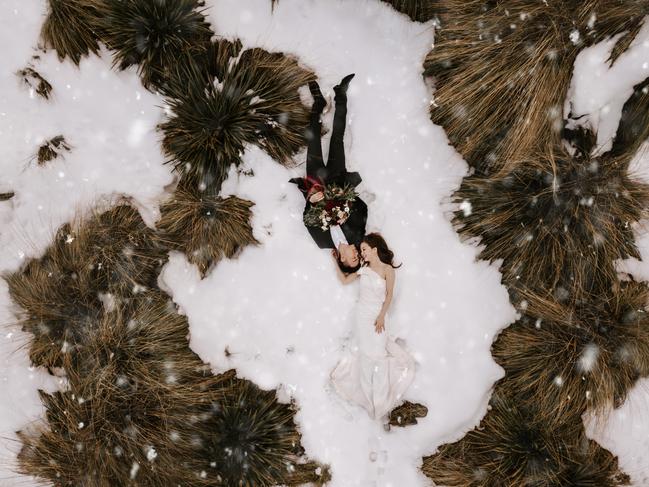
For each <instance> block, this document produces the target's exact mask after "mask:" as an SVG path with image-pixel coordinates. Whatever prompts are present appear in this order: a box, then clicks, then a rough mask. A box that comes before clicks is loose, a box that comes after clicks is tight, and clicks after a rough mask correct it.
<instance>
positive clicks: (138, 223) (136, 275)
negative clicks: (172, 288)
mask: <svg viewBox="0 0 649 487" xmlns="http://www.w3.org/2000/svg"><path fill="white" fill-rule="evenodd" d="M165 259H166V254H165V251H164V249H163V248H162V247H161V246H159V245H158V244H157V241H156V239H155V235H154V232H153V230H151V229H150V228H148V227H147V226H146V225H145V223H144V222H143V221H142V218H141V217H140V215H139V213H138V211H137V210H136V209H134V208H132V207H130V206H128V205H120V206H117V207H115V208H112V209H111V210H109V211H106V212H104V213H101V214H97V215H94V216H93V217H91V218H89V219H87V220H82V219H77V220H76V221H75V222H73V223H72V224H69V223H68V224H65V225H63V226H62V227H61V228H60V229H59V230H58V231H57V233H56V236H55V238H54V242H53V243H52V245H50V247H49V248H48V249H47V250H46V251H45V254H44V255H43V256H42V257H41V258H40V259H32V260H30V261H29V262H27V264H26V265H25V266H24V268H23V269H21V270H19V271H17V272H15V273H13V274H10V275H7V276H4V278H5V280H6V281H7V283H8V285H9V293H10V295H11V298H12V299H13V301H14V303H16V304H17V305H18V306H20V307H21V308H22V309H23V311H24V313H23V317H22V320H21V323H22V325H23V329H24V330H25V331H28V332H30V333H31V334H32V335H33V339H32V341H31V343H30V358H31V360H32V362H33V363H34V365H38V366H43V367H60V366H61V365H62V363H63V362H62V359H63V356H64V355H65V354H67V353H72V352H73V351H75V350H76V348H77V346H78V345H82V344H83V342H84V341H85V340H86V338H87V335H88V334H89V333H90V332H91V330H92V329H93V328H94V326H95V325H94V323H95V322H96V320H97V316H98V313H99V312H100V311H101V310H102V309H103V308H112V307H114V306H120V305H121V304H122V301H123V300H127V299H129V298H131V297H133V296H136V295H137V294H139V293H140V292H141V291H143V290H145V289H147V288H154V287H156V286H157V275H158V273H159V270H160V268H161V266H162V264H163V263H164V260H165Z"/></svg>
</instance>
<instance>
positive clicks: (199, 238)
mask: <svg viewBox="0 0 649 487" xmlns="http://www.w3.org/2000/svg"><path fill="white" fill-rule="evenodd" d="M253 205H254V203H252V202H251V201H246V200H243V199H241V198H237V197H236V196H230V197H228V198H221V197H220V196H210V195H209V194H207V193H200V192H199V191H198V190H196V189H195V188H193V187H189V188H184V189H183V188H178V189H177V190H176V192H175V193H174V196H173V198H172V199H171V200H170V201H169V202H167V203H165V204H163V205H162V206H161V208H160V212H161V215H162V216H161V218H160V221H159V222H158V223H157V228H158V237H159V239H160V241H161V243H162V245H164V246H165V247H166V248H168V249H171V250H179V251H181V252H184V253H185V254H186V255H187V258H188V260H189V261H190V262H192V263H193V264H196V265H197V266H198V268H199V270H200V272H201V275H202V276H205V274H206V273H207V272H208V269H209V268H210V267H211V266H212V265H213V264H215V263H217V262H218V261H219V260H221V259H222V258H223V257H226V258H229V259H230V258H233V257H235V256H236V255H237V254H238V253H239V251H240V250H242V249H243V248H244V247H246V246H248V245H255V244H257V243H258V242H257V240H256V239H255V237H254V236H253V234H252V226H251V224H250V220H251V218H252V211H251V207H252V206H253Z"/></svg>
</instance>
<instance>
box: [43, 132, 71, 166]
mask: <svg viewBox="0 0 649 487" xmlns="http://www.w3.org/2000/svg"><path fill="white" fill-rule="evenodd" d="M70 149H71V147H70V145H69V144H68V143H67V141H66V140H65V137H63V136H62V135H57V136H56V137H52V138H51V139H50V140H48V141H47V142H45V143H44V144H43V145H41V146H40V147H39V148H38V154H37V157H36V160H37V162H38V165H39V166H43V165H44V164H45V163H47V162H50V161H51V160H52V159H56V158H57V157H59V156H60V155H61V154H62V153H63V152H70Z"/></svg>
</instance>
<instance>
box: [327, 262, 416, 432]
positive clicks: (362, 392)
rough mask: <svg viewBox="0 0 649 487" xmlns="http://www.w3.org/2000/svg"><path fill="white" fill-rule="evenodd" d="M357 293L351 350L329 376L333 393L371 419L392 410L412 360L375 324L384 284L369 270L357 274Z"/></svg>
mask: <svg viewBox="0 0 649 487" xmlns="http://www.w3.org/2000/svg"><path fill="white" fill-rule="evenodd" d="M358 274H359V275H360V293H359V296H358V301H357V305H356V317H355V323H354V333H353V343H352V347H351V350H348V351H347V352H346V355H345V356H344V357H343V358H342V359H341V360H340V362H338V364H337V365H336V367H335V368H334V369H333V371H332V372H331V374H330V376H329V377H330V379H331V382H332V384H333V386H334V388H335V390H336V392H337V393H338V394H339V395H340V396H342V397H343V398H345V399H346V400H348V401H350V402H353V403H355V404H358V405H360V406H362V407H363V408H365V409H366V410H367V412H368V414H369V415H370V417H371V418H373V419H381V418H382V417H383V416H385V415H386V414H387V413H389V412H390V410H392V409H393V408H394V407H395V406H396V405H397V403H398V402H400V399H401V396H402V395H403V393H404V392H405V391H406V389H407V388H408V386H409V385H410V383H411V382H412V380H413V378H414V373H415V360H414V358H413V357H412V356H411V355H410V353H408V351H407V350H406V349H405V348H403V347H402V346H400V345H399V344H398V343H397V342H396V341H395V338H394V337H393V336H392V335H391V334H390V327H389V323H388V321H387V319H386V326H385V329H384V330H383V331H382V332H381V333H377V332H376V329H375V326H374V323H375V322H376V318H377V316H378V314H379V311H381V307H382V306H383V301H384V300H385V290H386V289H385V287H386V282H385V279H383V278H382V277H381V276H380V275H379V274H377V273H376V272H375V271H374V270H372V269H371V268H370V267H367V266H364V267H361V268H360V269H359V270H358Z"/></svg>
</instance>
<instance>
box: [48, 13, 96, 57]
mask: <svg viewBox="0 0 649 487" xmlns="http://www.w3.org/2000/svg"><path fill="white" fill-rule="evenodd" d="M102 3H103V0H49V1H48V6H49V10H48V13H47V18H46V19H45V22H44V23H43V27H42V28H41V39H42V41H43V44H44V45H45V47H46V48H48V49H49V48H53V49H54V50H55V51H56V54H57V56H58V58H59V60H60V61H63V60H64V59H65V58H66V57H69V58H70V59H71V60H72V62H73V63H74V64H76V65H77V66H78V65H79V62H80V61H81V58H82V57H83V56H87V55H88V54H90V53H93V54H97V52H98V51H99V43H98V33H97V32H98V26H97V19H98V18H99V13H98V9H99V7H100V6H101V5H102Z"/></svg>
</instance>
